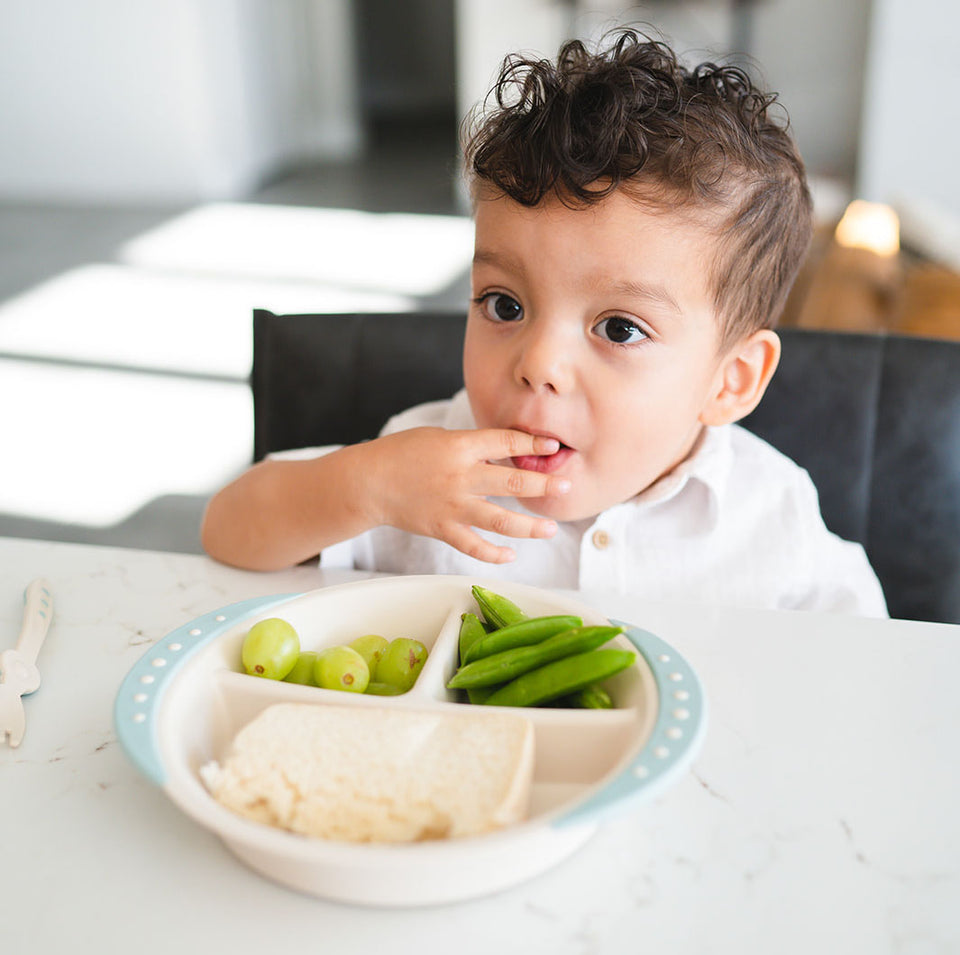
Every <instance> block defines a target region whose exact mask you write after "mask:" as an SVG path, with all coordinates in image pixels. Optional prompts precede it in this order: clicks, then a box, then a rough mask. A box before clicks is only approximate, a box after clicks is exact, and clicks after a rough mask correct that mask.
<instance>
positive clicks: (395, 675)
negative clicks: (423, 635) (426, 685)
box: [374, 637, 427, 693]
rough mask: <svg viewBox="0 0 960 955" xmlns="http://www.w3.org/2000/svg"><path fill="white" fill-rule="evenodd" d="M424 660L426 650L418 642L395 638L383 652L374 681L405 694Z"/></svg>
mask: <svg viewBox="0 0 960 955" xmlns="http://www.w3.org/2000/svg"><path fill="white" fill-rule="evenodd" d="M426 660H427V648H426V647H425V646H424V645H423V644H422V643H421V642H420V641H419V640H413V639H411V638H410V637H397V639H396V640H391V641H390V643H389V645H388V646H387V648H386V650H384V651H383V656H382V657H380V662H379V663H378V664H377V669H376V673H375V675H374V679H375V680H376V681H377V682H378V683H389V684H391V685H393V686H396V687H399V688H400V689H401V690H402V691H403V692H404V693H406V691H407V690H409V689H410V687H412V686H413V684H414V683H415V682H416V680H417V677H418V676H419V675H420V671H421V670H422V669H423V664H424V663H426Z"/></svg>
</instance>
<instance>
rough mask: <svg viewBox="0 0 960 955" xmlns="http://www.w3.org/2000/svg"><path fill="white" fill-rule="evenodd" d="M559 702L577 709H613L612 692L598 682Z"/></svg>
mask: <svg viewBox="0 0 960 955" xmlns="http://www.w3.org/2000/svg"><path fill="white" fill-rule="evenodd" d="M557 702H563V703H565V704H566V705H567V706H572V707H573V708H574V709H576V710H612V709H613V700H612V699H610V694H609V693H608V692H607V691H606V690H605V689H604V688H603V687H602V686H597V685H596V684H593V685H591V686H585V687H584V688H583V689H582V690H577V692H576V693H570V694H568V695H567V696H564V697H563V698H562V700H558V701H557Z"/></svg>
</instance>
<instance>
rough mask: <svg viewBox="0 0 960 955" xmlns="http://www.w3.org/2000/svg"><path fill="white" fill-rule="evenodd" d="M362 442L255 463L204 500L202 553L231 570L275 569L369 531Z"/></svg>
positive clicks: (369, 519) (370, 523)
mask: <svg viewBox="0 0 960 955" xmlns="http://www.w3.org/2000/svg"><path fill="white" fill-rule="evenodd" d="M365 447H366V446H365V445H353V446H349V447H345V448H342V449H340V450H338V451H333V452H331V453H330V454H327V455H324V456H323V457H320V458H314V459H311V460H307V461H262V462H261V463H260V464H257V465H255V466H254V467H252V468H251V469H250V470H249V471H247V472H245V473H244V474H242V475H241V476H240V477H239V478H237V480H235V481H234V482H232V483H231V484H228V485H227V486H226V487H225V488H223V489H222V490H221V491H219V492H218V493H217V494H216V495H215V496H214V497H213V498H212V500H211V501H210V503H209V504H208V506H207V510H206V513H205V514H204V518H203V525H202V528H201V542H202V544H203V547H204V550H206V552H207V553H208V554H209V555H210V556H211V557H213V558H214V559H216V560H219V561H221V562H223V563H225V564H232V565H233V566H235V567H243V568H246V569H248V570H280V569H282V568H284V567H289V566H291V565H293V564H297V563H300V562H301V561H304V560H307V559H309V558H311V557H315V556H316V555H317V554H319V553H320V552H321V551H322V550H323V549H324V548H325V547H328V546H330V545H331V544H335V543H337V542H339V541H342V540H347V539H348V538H350V537H354V536H356V535H357V534H360V533H362V532H363V531H365V530H368V529H369V528H370V527H372V526H374V524H375V523H376V521H375V520H373V519H372V518H371V517H370V516H369V515H368V513H367V508H366V505H365V504H364V502H363V498H364V495H363V488H364V475H365V473H366V466H365V463H364V460H363V457H364V451H365Z"/></svg>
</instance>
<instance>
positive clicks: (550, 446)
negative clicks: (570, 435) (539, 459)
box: [538, 437, 560, 454]
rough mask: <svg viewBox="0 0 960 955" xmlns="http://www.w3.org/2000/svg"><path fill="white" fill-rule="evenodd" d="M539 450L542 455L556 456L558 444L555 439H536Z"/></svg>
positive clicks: (558, 448)
mask: <svg viewBox="0 0 960 955" xmlns="http://www.w3.org/2000/svg"><path fill="white" fill-rule="evenodd" d="M538 443H539V445H540V450H541V451H542V452H543V453H544V454H556V453H557V451H559V450H560V442H559V441H558V440H557V439H556V438H544V437H541V438H538Z"/></svg>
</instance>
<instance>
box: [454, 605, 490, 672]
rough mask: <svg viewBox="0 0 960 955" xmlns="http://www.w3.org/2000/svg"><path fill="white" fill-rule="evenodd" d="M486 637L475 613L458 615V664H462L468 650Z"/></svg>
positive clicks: (485, 632)
mask: <svg viewBox="0 0 960 955" xmlns="http://www.w3.org/2000/svg"><path fill="white" fill-rule="evenodd" d="M486 635H487V631H486V630H485V629H484V627H483V624H482V623H481V621H480V618H479V617H478V616H477V615H476V614H475V613H462V614H460V640H459V644H458V647H459V650H460V662H461V663H463V662H464V661H465V660H466V658H467V654H468V653H469V652H470V648H471V647H472V646H473V645H474V644H475V643H477V642H478V641H480V640H482V639H483V638H484V637H485V636H486Z"/></svg>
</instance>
